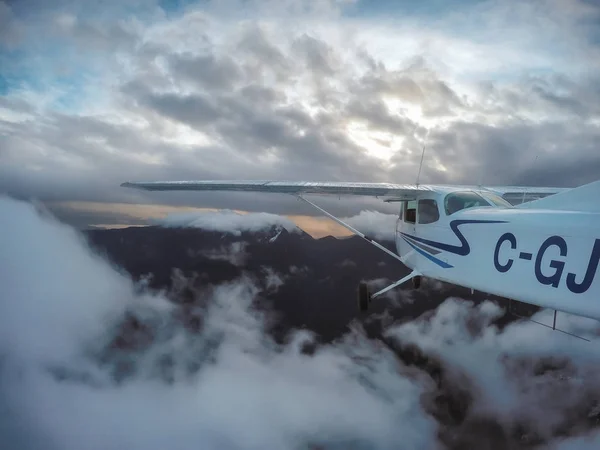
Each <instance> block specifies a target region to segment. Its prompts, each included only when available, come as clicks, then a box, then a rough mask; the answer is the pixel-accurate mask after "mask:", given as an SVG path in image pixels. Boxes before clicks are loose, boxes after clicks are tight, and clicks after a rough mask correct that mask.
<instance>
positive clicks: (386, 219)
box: [342, 211, 398, 242]
mask: <svg viewBox="0 0 600 450" xmlns="http://www.w3.org/2000/svg"><path fill="white" fill-rule="evenodd" d="M342 220H343V221H344V222H346V223H347V224H348V225H350V226H352V227H354V228H356V229H357V230H358V231H360V232H361V233H364V234H366V235H367V236H369V237H371V238H374V239H376V240H386V241H391V242H394V241H395V235H396V221H397V220H398V216H397V215H396V216H395V215H393V214H383V213H381V212H378V211H361V212H360V214H358V215H357V216H353V217H346V218H343V219H342Z"/></svg>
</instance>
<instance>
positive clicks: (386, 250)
mask: <svg viewBox="0 0 600 450" xmlns="http://www.w3.org/2000/svg"><path fill="white" fill-rule="evenodd" d="M297 197H298V198H299V199H300V200H302V201H305V202H306V203H308V204H309V205H311V206H313V207H315V208H317V209H318V210H319V211H321V212H322V213H323V214H325V215H326V216H327V217H329V218H330V219H332V220H334V221H336V222H337V223H339V224H340V225H341V226H343V227H344V228H346V229H348V230H350V231H352V232H353V233H354V234H356V235H357V236H360V237H361V238H363V239H364V240H365V241H367V242H368V243H369V244H371V245H374V246H375V247H377V248H378V249H379V250H382V251H384V252H386V253H387V254H388V255H390V256H391V257H392V258H395V259H397V260H398V261H400V262H401V263H403V264H404V261H403V259H402V258H401V257H400V256H398V255H397V254H395V253H394V252H392V251H390V250H388V249H387V248H385V247H384V246H383V245H381V244H379V243H378V242H375V241H374V240H373V239H371V238H370V237H368V236H366V235H365V234H363V233H361V232H360V231H358V230H357V229H356V228H354V227H353V226H351V225H348V224H347V223H346V222H343V221H341V220H340V219H338V218H337V217H335V216H334V215H333V214H330V213H328V212H327V211H325V210H324V209H323V208H321V207H319V206H317V205H315V204H314V203H313V202H311V201H310V200H307V199H305V198H304V197H302V196H301V195H298V196H297Z"/></svg>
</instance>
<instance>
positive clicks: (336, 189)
mask: <svg viewBox="0 0 600 450" xmlns="http://www.w3.org/2000/svg"><path fill="white" fill-rule="evenodd" d="M121 186H123V187H130V188H137V189H143V190H147V191H242V192H244V191H245V192H271V193H279V194H294V195H299V194H326V195H364V196H370V197H394V198H398V199H407V200H408V199H411V198H415V196H416V194H417V193H418V192H422V191H434V190H435V189H434V188H432V187H431V186H429V185H419V186H417V185H413V184H392V183H354V182H337V181H324V182H313V181H273V180H251V181H243V180H201V181H142V182H127V183H123V184H121Z"/></svg>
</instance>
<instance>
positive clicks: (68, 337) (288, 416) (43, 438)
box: [0, 198, 436, 450]
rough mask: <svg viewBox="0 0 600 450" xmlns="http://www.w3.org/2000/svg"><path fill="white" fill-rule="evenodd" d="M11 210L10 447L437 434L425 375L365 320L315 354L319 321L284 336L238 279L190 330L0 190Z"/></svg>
mask: <svg viewBox="0 0 600 450" xmlns="http://www.w3.org/2000/svg"><path fill="white" fill-rule="evenodd" d="M0 218H1V219H0V221H1V222H0V223H1V224H2V233H1V237H0V248H2V253H3V258H2V260H1V261H0V280H2V290H1V291H0V324H1V325H2V326H1V327H0V330H1V331H0V333H2V334H1V337H2V339H0V343H1V344H0V345H1V346H0V352H1V354H0V356H1V358H0V362H1V364H0V376H1V378H2V383H1V384H0V386H1V387H0V404H1V407H0V411H1V412H0V414H2V420H0V423H2V426H0V432H1V433H2V442H4V443H5V444H7V445H9V446H10V447H11V448H15V449H18V448H23V449H37V448H42V447H43V448H50V449H53V448H56V449H71V448H82V447H85V448H89V449H96V448H97V449H103V450H104V449H117V448H129V449H153V448H156V449H159V448H160V449H162V448H164V447H165V446H169V447H173V448H177V449H192V448H198V447H199V446H200V447H202V448H213V449H221V448H240V449H241V448H244V449H248V448H256V449H259V448H281V449H286V448H288V449H298V448H306V446H307V445H314V446H325V447H326V448H349V446H350V447H352V446H355V447H356V448H379V449H392V448H396V447H397V443H398V442H400V441H401V442H403V443H406V444H407V445H409V446H410V447H411V448H423V449H430V448H434V447H435V446H436V443H435V442H436V438H435V436H436V431H435V430H436V424H435V421H434V420H433V419H432V418H431V417H430V416H429V415H428V414H427V413H425V411H424V410H423V409H422V407H421V405H420V400H419V398H420V394H421V392H422V390H423V389H424V387H425V385H424V384H422V383H420V382H418V381H415V380H412V379H409V378H407V377H403V376H401V374H402V373H403V371H405V370H406V369H405V367H404V366H403V365H402V364H401V363H400V362H399V361H398V360H397V359H396V358H395V357H394V355H393V353H392V352H391V351H390V350H389V349H386V348H382V347H381V346H378V345H376V343H374V342H371V341H369V340H368V339H366V337H364V336H363V335H362V333H361V332H360V331H358V330H356V331H355V332H354V333H352V334H351V335H349V336H348V337H347V338H346V339H344V340H342V341H340V342H339V343H337V344H335V345H331V346H325V347H321V348H319V349H317V351H316V352H315V353H314V354H312V355H309V354H306V353H305V352H304V351H303V348H304V346H305V345H306V343H310V342H311V341H312V337H311V336H310V335H309V334H306V333H299V334H293V335H292V336H291V337H290V338H289V341H288V343H287V344H284V345H278V344H276V343H275V342H274V341H272V340H271V338H270V337H269V336H268V335H267V334H266V332H265V331H264V323H265V318H264V315H263V314H262V313H260V312H258V311H257V310H255V309H254V308H253V306H252V303H253V299H254V298H255V296H256V295H259V290H258V288H257V287H256V286H255V285H253V283H251V282H249V281H248V280H245V279H241V280H238V281H236V282H233V283H229V284H225V285H222V286H218V287H215V288H214V289H212V290H210V291H209V293H205V294H204V297H202V300H204V302H201V304H200V305H202V304H203V305H205V306H204V308H203V307H202V306H198V308H201V311H199V312H198V314H199V315H200V316H201V317H202V326H201V327H200V329H199V330H196V331H195V332H192V331H190V330H189V329H186V328H185V327H184V326H182V324H181V323H180V322H178V319H177V314H176V311H175V309H176V308H175V307H174V306H172V304H170V303H169V302H168V301H167V300H166V299H165V298H163V297H162V296H160V295H157V294H145V293H144V290H143V288H142V287H140V286H135V285H134V284H133V283H132V281H131V280H130V279H129V278H127V277H125V276H123V275H122V274H120V273H119V272H117V271H116V270H115V269H114V268H112V267H110V266H109V265H108V263H107V262H106V261H103V260H102V259H100V258H99V257H97V256H95V255H94V254H92V253H91V251H90V250H89V249H88V248H87V247H86V245H85V243H84V242H83V241H82V240H81V238H80V237H79V236H78V235H77V234H76V233H75V232H74V231H72V230H70V229H68V228H65V227H64V225H61V224H58V223H56V222H55V221H54V220H53V219H52V218H50V217H48V216H46V215H44V214H40V213H39V211H36V210H35V209H34V207H32V206H31V205H29V204H25V203H20V202H16V201H13V200H10V199H7V198H1V199H0ZM202 308H203V309H202ZM132 321H133V323H135V326H133V327H132V326H129V327H128V326H127V324H128V323H131V322H132ZM122 333H124V334H122ZM106 430H110V432H107V431H106Z"/></svg>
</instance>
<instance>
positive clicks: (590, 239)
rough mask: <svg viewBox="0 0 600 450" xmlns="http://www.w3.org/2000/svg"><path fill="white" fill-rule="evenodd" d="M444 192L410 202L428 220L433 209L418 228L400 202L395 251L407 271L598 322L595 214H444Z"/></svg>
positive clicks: (472, 210)
mask: <svg viewBox="0 0 600 450" xmlns="http://www.w3.org/2000/svg"><path fill="white" fill-rule="evenodd" d="M448 194H449V192H445V193H430V194H424V195H423V196H421V197H418V198H417V202H412V203H413V204H414V203H417V204H418V201H419V200H427V201H428V202H429V203H430V205H429V208H430V210H429V212H428V214H429V216H431V203H436V204H437V207H438V212H439V218H438V219H437V220H434V221H433V222H431V223H419V219H420V217H419V211H418V208H417V212H416V214H415V216H416V217H414V216H413V217H411V216H410V215H408V217H407V207H410V204H409V203H408V202H403V203H402V207H401V211H400V216H399V218H398V221H397V226H396V248H397V251H398V254H399V255H400V256H401V257H402V258H403V261H404V263H405V264H406V265H407V266H408V267H409V268H411V269H413V270H416V271H417V272H419V273H421V274H422V275H424V276H426V277H431V278H435V279H438V280H441V281H446V282H449V283H453V284H457V285H460V286H464V287H467V288H472V289H476V290H479V291H482V292H486V293H489V294H494V295H498V296H502V297H507V298H512V299H515V300H518V301H523V302H526V303H531V304H535V305H539V306H543V307H549V308H554V309H557V310H560V311H565V312H569V313H573V314H578V315H581V316H586V317H591V318H595V319H600V281H598V278H599V277H598V276H597V271H598V262H599V260H600V214H598V213H593V212H578V211H557V210H544V209H522V208H514V207H508V205H506V206H498V205H492V204H490V205H489V206H475V207H468V208H466V209H462V210H458V211H456V212H453V213H450V214H448V211H447V210H446V209H445V207H444V204H445V203H444V201H445V197H446V196H447V195H448ZM434 218H435V217H434ZM407 219H408V221H407ZM412 221H414V223H412ZM428 221H431V217H429V220H425V222H428Z"/></svg>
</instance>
